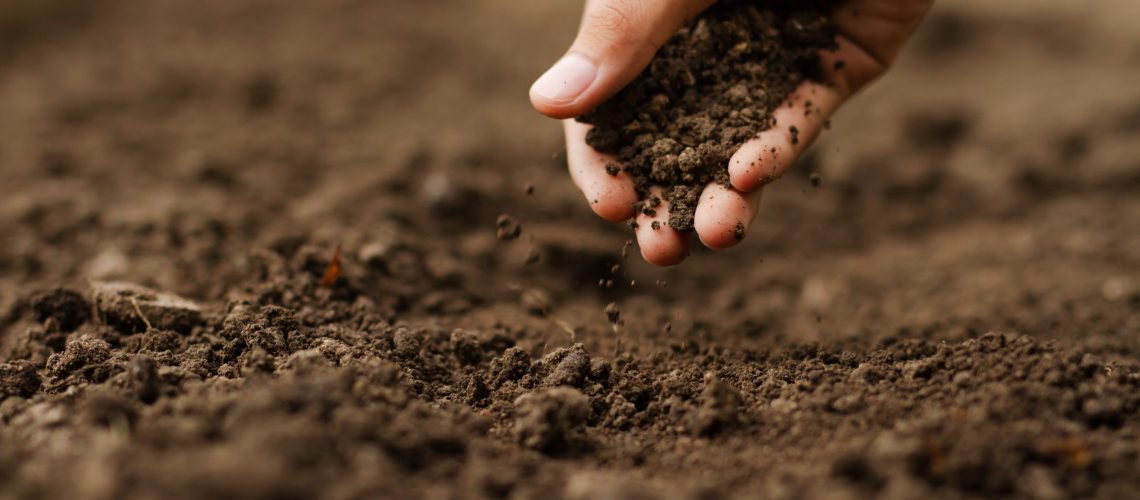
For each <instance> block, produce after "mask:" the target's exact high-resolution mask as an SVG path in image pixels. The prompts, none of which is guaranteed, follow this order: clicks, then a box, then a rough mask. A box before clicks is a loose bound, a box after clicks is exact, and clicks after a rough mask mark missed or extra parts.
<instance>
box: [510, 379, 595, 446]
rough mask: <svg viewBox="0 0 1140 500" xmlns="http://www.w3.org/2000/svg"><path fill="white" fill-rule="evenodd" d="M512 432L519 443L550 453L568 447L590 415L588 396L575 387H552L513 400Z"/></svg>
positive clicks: (572, 444)
mask: <svg viewBox="0 0 1140 500" xmlns="http://www.w3.org/2000/svg"><path fill="white" fill-rule="evenodd" d="M515 413H516V415H517V416H516V417H515V435H516V436H517V437H518V441H519V443H520V444H522V445H523V446H526V447H527V448H531V449H534V450H538V451H542V452H544V453H548V454H551V455H558V454H564V453H567V452H569V451H570V450H571V448H572V447H573V446H574V445H575V441H576V440H577V439H579V438H580V436H581V434H580V431H581V426H582V424H584V423H586V419H587V418H589V416H590V400H589V398H587V397H586V396H585V395H584V394H582V393H581V392H579V391H578V390H577V389H572V388H569V387H554V388H551V389H543V390H540V391H536V392H532V393H528V394H524V395H523V396H520V397H519V398H518V399H517V400H515Z"/></svg>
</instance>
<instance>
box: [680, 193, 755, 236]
mask: <svg viewBox="0 0 1140 500" xmlns="http://www.w3.org/2000/svg"><path fill="white" fill-rule="evenodd" d="M761 191H762V190H756V191H753V192H751V193H747V194H745V193H741V192H740V191H737V190H735V189H732V188H730V187H725V186H722V185H720V184H715V183H714V184H709V186H708V187H706V188H705V190H704V192H703V193H701V199H700V201H699V202H698V203H697V212H696V214H694V216H693V227H694V229H696V231H697V236H698V237H700V239H701V243H704V244H705V246H707V247H709V248H712V249H717V250H719V249H723V248H728V247H731V246H733V245H736V244H737V243H740V241H741V240H743V239H744V235H745V234H746V233H747V232H748V227H749V226H750V225H751V224H752V219H753V218H755V217H756V210H757V209H758V208H759V207H760V193H761Z"/></svg>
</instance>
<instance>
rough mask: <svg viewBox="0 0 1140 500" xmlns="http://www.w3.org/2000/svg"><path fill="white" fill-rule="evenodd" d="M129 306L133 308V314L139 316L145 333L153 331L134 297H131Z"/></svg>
mask: <svg viewBox="0 0 1140 500" xmlns="http://www.w3.org/2000/svg"><path fill="white" fill-rule="evenodd" d="M131 305H132V306H134V308H135V313H136V314H138V315H139V319H141V320H142V322H143V324H144V325H146V331H147V332H150V331H151V330H154V327H153V326H150V320H149V319H147V318H146V315H145V314H143V312H142V309H140V308H139V302H138V301H137V300H135V298H134V297H131Z"/></svg>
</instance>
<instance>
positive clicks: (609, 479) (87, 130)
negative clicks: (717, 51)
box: [0, 0, 1140, 499]
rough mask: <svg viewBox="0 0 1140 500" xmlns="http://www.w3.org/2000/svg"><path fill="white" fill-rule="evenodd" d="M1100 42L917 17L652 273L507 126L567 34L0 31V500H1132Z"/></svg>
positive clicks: (1136, 181) (380, 16)
mask: <svg viewBox="0 0 1140 500" xmlns="http://www.w3.org/2000/svg"><path fill="white" fill-rule="evenodd" d="M1105 1H1106V2H1108V5H1103V6H1101V7H1097V8H1096V9H1093V10H1088V11H1082V12H1084V14H1083V15H1079V16H1078V15H1074V14H1073V12H1072V10H1071V9H1073V4H1072V3H1071V2H1064V1H1060V0H1034V1H1033V2H1022V3H1018V2H996V3H995V2H989V1H982V0H961V1H960V2H945V3H944V4H940V5H939V6H938V7H936V10H935V12H934V13H933V14H932V18H931V22H930V23H929V24H928V26H927V27H925V28H924V29H923V30H922V31H920V33H919V35H918V39H916V40H915V42H916V43H915V44H914V45H913V47H912V48H911V49H910V51H909V52H907V53H906V54H904V57H903V58H902V59H901V60H900V62H899V65H898V67H897V69H896V70H895V71H894V72H893V73H892V74H891V76H889V77H887V78H886V79H885V80H883V81H881V82H879V83H878V84H876V86H874V87H873V88H871V89H869V90H868V92H867V93H866V94H865V95H863V96H860V97H859V98H858V99H857V100H856V101H855V102H853V103H852V104H851V105H850V107H848V108H846V109H844V110H843V111H842V112H841V113H840V115H838V116H837V117H836V119H835V121H834V126H833V131H832V132H831V133H830V135H828V136H825V137H824V138H823V140H822V142H820V143H818V144H817V145H816V146H814V147H813V149H812V150H810V152H809V153H808V155H807V157H806V158H804V159H803V161H802V163H801V165H799V166H797V169H796V170H795V171H794V172H793V173H791V174H789V175H788V176H785V178H784V179H782V180H781V181H780V182H778V183H775V184H773V185H771V186H770V187H769V188H768V189H766V193H765V204H764V206H763V207H762V208H761V212H760V218H759V219H758V221H757V222H756V224H755V225H754V226H752V227H753V231H750V234H749V237H748V239H747V240H745V241H743V242H742V243H741V245H740V246H738V247H737V248H736V249H734V250H732V251H728V252H720V253H711V252H706V251H697V252H696V253H695V254H694V255H693V256H692V257H691V261H690V262H689V263H687V264H686V266H682V267H681V268H678V269H667V270H659V269H655V268H652V267H650V266H648V265H646V264H645V263H643V262H640V261H639V260H638V259H637V258H636V250H634V249H631V248H629V247H628V245H627V246H626V247H625V248H624V249H623V250H621V251H619V250H618V249H619V248H622V243H623V242H625V241H626V240H627V238H628V235H627V234H626V230H625V229H624V228H623V227H620V226H613V225H609V224H607V223H605V222H603V221H600V220H598V219H597V218H596V217H595V216H593V214H592V213H590V211H589V209H588V207H587V205H586V203H584V200H583V199H582V198H581V194H580V193H579V192H577V190H576V189H575V188H574V186H573V184H572V183H571V182H570V181H569V179H568V176H567V174H566V170H565V169H566V167H565V164H564V156H563V153H562V146H561V137H560V134H559V131H558V127H557V125H556V124H553V123H548V122H546V121H544V120H543V119H542V118H541V117H538V116H536V115H535V113H534V112H533V110H531V109H529V106H528V104H527V102H526V99H525V89H526V86H527V84H528V83H529V81H530V79H531V78H533V77H534V76H535V75H537V74H539V73H540V72H541V71H542V69H543V66H544V65H545V64H547V63H548V62H549V61H551V60H553V59H554V58H556V57H557V55H558V54H559V53H561V51H562V50H564V49H565V43H566V42H567V40H569V39H570V38H571V36H572V35H573V33H574V29H575V26H574V24H575V21H576V20H577V18H578V15H579V12H578V9H579V7H580V6H579V5H572V3H571V2H566V3H561V2H534V1H530V0H503V1H499V2H487V1H484V0H451V1H440V2H359V1H355V0H329V1H324V2H285V3H282V2H279V1H273V0H246V1H243V2H234V1H232V0H208V1H202V2H155V1H149V0H124V1H116V2H76V3H69V2H68V1H65V0H53V1H52V2H40V3H36V5H37V6H39V7H37V8H35V9H7V10H5V9H0V13H2V15H4V16H10V17H12V19H5V20H3V21H2V22H0V26H20V27H21V30H22V31H20V32H19V34H18V35H17V34H11V35H9V34H5V35H4V36H3V37H0V39H4V40H11V43H10V44H8V45H7V46H6V47H5V49H4V51H3V53H2V56H0V57H2V59H0V109H3V110H4V112H3V113H0V134H2V135H3V136H4V137H5V146H4V148H0V178H2V179H3V180H2V181H0V228H3V230H2V233H3V238H2V239H0V241H2V244H0V497H14V498H68V499H74V498H156V497H162V498H219V497H221V498H235V497H243V498H244V497H259V498H271V497H272V498H311V497H316V496H322V497H329V498H360V497H399V498H406V497H413V498H456V497H494V498H501V497H517V498H536V497H544V498H719V497H747V498H753V497H764V498H837V497H839V498H864V497H883V498H927V497H929V498H971V497H995V496H1014V497H1028V498H1066V497H1100V498H1135V497H1136V496H1137V494H1136V492H1137V491H1140V479H1138V478H1140V444H1138V443H1140V440H1138V439H1137V435H1138V434H1140V375H1138V373H1140V274H1138V271H1137V270H1138V269H1140V232H1137V231H1136V226H1137V224H1136V221H1138V220H1140V196H1138V194H1140V163H1137V161H1136V158H1140V149H1138V148H1140V142H1138V141H1137V140H1136V138H1137V135H1138V134H1140V93H1137V89H1135V88H1134V87H1135V86H1134V85H1132V84H1131V82H1135V81H1137V80H1138V79H1140V65H1138V64H1136V61H1137V60H1138V59H1137V57H1140V36H1138V34H1137V33H1136V30H1135V29H1134V26H1132V24H1131V23H1129V22H1128V21H1129V20H1131V19H1135V18H1136V17H1137V16H1140V12H1138V11H1137V10H1138V9H1140V6H1138V5H1137V3H1136V2H1134V1H1132V0H1119V1H1117V0H1105ZM79 3H82V5H83V7H84V8H83V9H82V11H81V12H82V15H76V14H75V13H76V12H80V11H75V10H73V8H74V7H75V6H77V5H79ZM1019 6H1020V7H1019ZM1102 7H1103V8H1102ZM488 26H502V27H503V29H488ZM508 27H509V29H507V28H508ZM520 41H525V43H521V42H520ZM1038 75H1048V78H1045V77H1039V76H1038ZM1013 82H1019V83H1018V84H1016V85H1014V84H1013ZM1073 88H1081V89H1082V92H1080V93H1073V92H1072V89H1073ZM1059 96H1062V97H1063V98H1059ZM1045 108H1048V109H1049V113H1050V116H1053V117H1054V118H1056V117H1064V119H1041V116H1040V113H1041V110H1042V109H1045ZM504 214H507V216H506V217H503V218H500V215H504ZM338 248H339V252H338ZM627 255H628V256H627Z"/></svg>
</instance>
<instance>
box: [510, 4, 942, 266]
mask: <svg viewBox="0 0 1140 500" xmlns="http://www.w3.org/2000/svg"><path fill="white" fill-rule="evenodd" d="M713 1H714V0H587V2H586V8H585V14H584V16H583V19H582V25H581V27H580V29H579V32H578V36H577V39H576V40H575V41H574V43H573V45H572V46H571V47H570V50H569V52H568V53H567V54H566V55H565V56H563V58H562V59H561V60H559V61H558V62H557V63H556V64H555V65H554V66H553V67H552V68H551V69H550V70H548V71H547V72H546V73H545V74H544V75H542V76H541V77H540V78H539V79H538V80H537V81H536V82H535V83H534V85H533V86H532V87H531V89H530V99H531V102H532V104H533V105H534V107H535V109H537V110H538V111H539V112H541V113H543V114H545V115H547V116H550V117H552V118H559V119H563V120H564V121H563V126H564V128H565V134H566V156H567V162H568V164H569V167H570V175H571V178H572V179H573V180H574V183H575V184H576V185H577V186H578V188H579V189H580V190H581V191H582V193H583V194H585V195H586V199H587V201H588V202H589V203H590V206H591V208H593V210H594V212H596V213H597V214H598V215H599V216H601V217H602V218H604V219H607V220H611V221H622V220H626V219H629V218H630V217H634V215H635V214H634V208H633V205H634V203H635V202H637V201H638V195H637V193H636V191H635V189H634V184H633V181H632V179H631V178H630V177H629V175H628V174H626V173H624V172H622V173H619V174H618V175H610V174H609V173H607V172H606V169H605V165H606V163H607V162H609V161H611V158H610V157H609V156H607V155H605V154H603V153H600V152H598V151H595V150H594V149H593V148H591V147H590V146H589V145H587V144H586V141H585V138H586V133H587V132H588V131H589V129H590V126H589V125H586V124H583V123H579V122H576V121H575V120H573V118H574V117H576V116H579V115H581V114H583V113H586V112H588V111H590V110H592V109H593V108H595V107H596V106H598V105H599V104H601V103H602V102H604V101H605V100H606V99H608V98H610V97H611V96H613V95H614V94H616V93H617V92H618V91H619V90H621V89H622V87H624V86H625V85H626V84H628V83H629V82H630V81H631V80H633V79H634V78H635V77H636V76H637V75H638V74H640V73H641V71H642V70H643V69H644V68H645V67H646V65H648V64H649V62H650V60H651V59H652V58H653V56H654V54H655V53H656V51H657V49H658V48H660V47H661V45H662V44H664V43H665V42H666V41H667V40H668V39H669V37H670V36H671V35H672V34H673V33H674V32H676V31H677V29H678V28H679V27H680V26H681V25H682V24H683V23H684V22H685V21H686V20H687V19H690V18H692V17H693V16H696V15H697V14H699V13H700V12H702V11H703V10H705V9H706V8H708V7H709V6H710V5H712V3H713ZM932 3H933V0H849V1H847V2H844V3H843V4H842V5H841V6H840V7H838V8H837V9H836V11H835V13H834V20H835V22H836V25H837V26H838V29H839V35H838V36H837V40H836V41H837V44H838V50H836V51H834V52H831V51H825V52H823V53H822V54H821V63H822V65H823V68H822V72H823V75H824V78H823V80H824V82H823V83H820V82H812V81H807V82H804V83H803V84H801V85H800V86H799V88H798V89H797V90H796V91H795V92H794V93H793V94H792V95H791V96H789V97H788V99H787V102H786V103H785V104H786V105H784V106H780V107H779V109H777V110H776V111H774V117H775V119H776V122H777V124H778V126H777V127H774V128H771V129H768V130H766V131H763V132H761V133H760V134H758V135H757V136H756V138H754V139H752V140H751V141H749V142H747V143H745V144H743V145H742V146H741V147H740V149H739V150H737V152H736V153H735V154H734V155H733V156H732V158H730V159H729V164H728V173H729V179H730V183H731V186H723V185H720V184H715V183H714V184H710V185H709V186H708V187H707V188H705V190H704V191H703V193H702V194H701V198H700V201H699V202H698V205H697V210H696V214H695V216H694V220H693V227H694V229H695V231H696V232H697V236H698V237H699V238H700V240H701V242H702V243H704V244H705V245H706V246H708V247H709V248H713V249H722V248H728V247H731V246H733V245H735V244H736V243H738V242H739V241H740V240H741V238H742V236H743V232H746V231H747V229H748V226H749V225H750V224H751V222H752V219H753V218H754V217H755V215H756V212H757V209H758V207H759V202H760V193H761V191H762V189H761V188H762V187H763V186H764V185H765V184H767V183H769V182H771V181H772V180H775V179H777V178H779V177H780V176H781V175H783V174H784V172H786V171H787V170H788V168H789V167H790V166H791V165H792V164H793V163H794V162H795V160H796V158H797V157H798V156H799V155H800V154H801V153H802V152H803V151H804V150H805V149H806V148H807V146H808V145H809V144H810V143H811V142H812V140H813V139H814V138H815V137H816V136H817V135H818V134H819V132H820V131H821V130H822V129H823V127H824V125H825V124H826V123H827V120H828V119H829V118H830V116H831V114H832V113H834V111H835V110H836V109H837V108H838V107H839V106H840V104H842V103H843V102H844V101H845V100H846V99H848V98H849V97H850V96H851V95H852V94H853V93H855V92H856V91H858V90H859V89H861V88H862V87H863V86H865V85H866V84H868V83H870V82H871V81H873V80H874V79H875V78H877V77H878V76H880V75H881V74H883V73H884V72H885V71H886V70H887V68H889V67H890V65H891V63H892V62H893V61H894V60H895V58H896V57H897V55H898V53H899V51H900V50H901V49H902V46H903V44H904V43H905V42H906V40H907V38H909V37H910V35H911V33H913V32H914V30H915V28H917V27H918V24H919V22H920V21H921V20H922V18H923V16H925V14H926V12H927V10H929V8H930V5H931V4H932ZM808 100H810V101H811V108H812V110H813V112H811V113H804V112H803V110H802V109H801V108H800V107H798V106H795V104H797V103H800V102H804V101H808ZM655 194H660V193H655ZM668 212H669V210H668V204H667V202H666V203H665V204H663V205H662V206H660V207H658V208H657V210H656V214H655V215H652V216H650V215H646V214H644V213H638V214H637V215H636V217H637V218H636V222H637V229H636V233H637V240H638V244H639V246H640V248H641V254H642V256H643V257H645V259H646V260H647V261H649V262H650V263H653V264H656V265H659V266H669V265H675V264H678V263H680V262H681V261H682V260H684V259H685V257H687V256H688V254H689V241H690V238H689V235H688V234H687V233H681V232H679V231H677V230H675V229H673V228H672V227H670V226H669V225H668V224H667V221H668V220H669V213H668ZM655 221H656V222H658V224H656V226H658V227H659V229H655V228H653V226H654V225H655V224H653V223H654V222H655ZM742 228H743V229H742Z"/></svg>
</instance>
